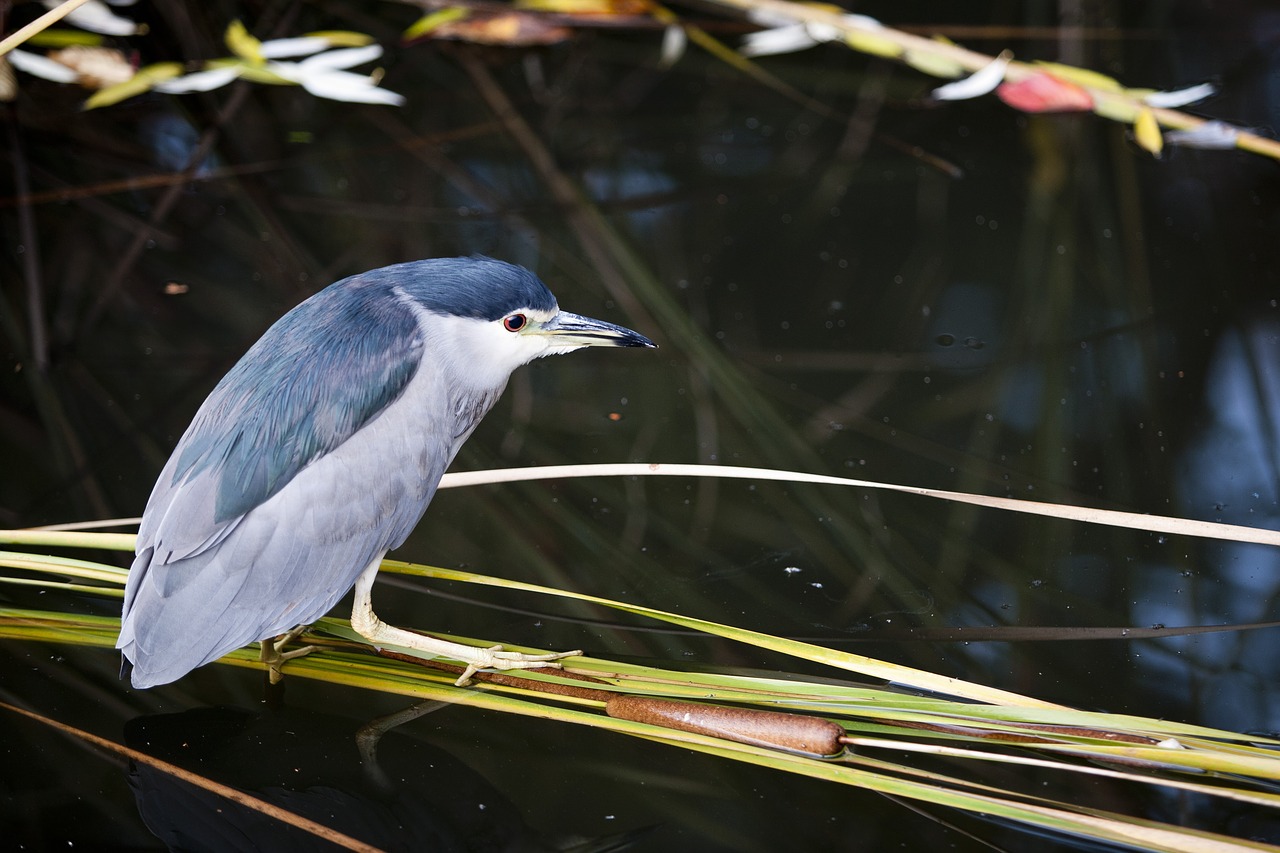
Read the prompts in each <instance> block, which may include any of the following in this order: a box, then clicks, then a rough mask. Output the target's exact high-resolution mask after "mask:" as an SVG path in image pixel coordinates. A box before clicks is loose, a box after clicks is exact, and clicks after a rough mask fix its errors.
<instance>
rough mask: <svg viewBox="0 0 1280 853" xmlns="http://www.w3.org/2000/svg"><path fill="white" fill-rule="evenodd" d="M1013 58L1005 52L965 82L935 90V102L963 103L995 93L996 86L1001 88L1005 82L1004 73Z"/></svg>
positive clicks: (949, 84)
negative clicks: (1002, 82)
mask: <svg viewBox="0 0 1280 853" xmlns="http://www.w3.org/2000/svg"><path fill="white" fill-rule="evenodd" d="M1011 58H1012V57H1011V56H1010V54H1009V52H1008V51H1005V52H1004V53H1002V54H1000V55H999V56H997V57H996V58H995V59H993V60H991V61H990V62H988V63H987V64H986V65H984V66H982V67H981V68H979V69H978V70H977V71H975V72H973V73H972V74H970V75H969V76H968V77H965V78H964V79H963V80H957V81H955V82H954V83H948V84H947V85H945V86H939V87H938V88H936V89H934V90H933V93H932V94H933V99H934V100H935V101H963V100H967V99H968V98H977V97H979V96H981V95H986V94H989V93H991V92H993V91H995V88H996V86H999V85H1000V82H1001V81H1002V80H1004V71H1005V69H1006V68H1008V67H1009V60H1010V59H1011Z"/></svg>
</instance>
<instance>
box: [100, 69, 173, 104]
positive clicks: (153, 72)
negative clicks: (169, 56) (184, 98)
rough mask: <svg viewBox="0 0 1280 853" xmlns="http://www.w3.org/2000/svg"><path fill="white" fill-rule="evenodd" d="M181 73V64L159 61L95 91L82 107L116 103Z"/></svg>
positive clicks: (149, 89)
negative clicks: (119, 81)
mask: <svg viewBox="0 0 1280 853" xmlns="http://www.w3.org/2000/svg"><path fill="white" fill-rule="evenodd" d="M181 73H182V64H181V63H178V62H160V63H157V64H155V65H148V66H146V67H144V68H140V69H138V73H137V74H134V75H133V77H132V78H130V79H129V80H126V81H125V82H123V83H119V84H117V85H115V86H108V87H107V88H105V89H102V90H101V91H98V92H95V93H94V94H93V96H92V97H90V98H89V100H87V101H85V102H84V109H86V110H94V109H97V108H98V107H106V106H110V105H111V104H118V103H120V102H121V101H124V100H127V99H129V98H132V97H134V96H136V95H142V94H145V93H146V92H150V91H151V90H152V89H154V88H155V87H156V85H157V84H159V83H162V82H164V81H165V80H172V79H173V78H175V77H177V76H178V75H180V74H181Z"/></svg>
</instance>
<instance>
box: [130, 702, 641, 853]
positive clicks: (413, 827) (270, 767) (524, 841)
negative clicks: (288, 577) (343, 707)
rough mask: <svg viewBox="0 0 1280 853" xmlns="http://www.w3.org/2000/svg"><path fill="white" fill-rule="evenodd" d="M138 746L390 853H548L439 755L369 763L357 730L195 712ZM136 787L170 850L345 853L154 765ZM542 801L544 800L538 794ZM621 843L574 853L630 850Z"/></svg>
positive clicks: (393, 753) (509, 810)
mask: <svg viewBox="0 0 1280 853" xmlns="http://www.w3.org/2000/svg"><path fill="white" fill-rule="evenodd" d="M125 736H126V741H127V743H128V745H129V746H131V747H133V748H135V749H138V750H141V751H143V752H146V753H147V754H148V755H151V756H154V757H156V758H159V759H163V760H165V761H169V762H171V763H174V764H177V765H179V766H181V767H183V768H185V769H187V770H189V771H190V772H192V773H194V774H198V775H200V776H203V777H207V778H209V779H211V780H214V781H217V782H220V783H223V784H227V785H231V786H233V787H235V788H237V789H239V790H241V791H245V792H247V793H249V794H251V795H253V796H255V797H258V798H260V799H262V800H264V801H266V802H268V803H270V804H272V805H275V806H279V807H280V808H282V809H285V810H287V811H289V812H291V813H293V814H295V815H298V816H300V817H303V818H307V819H309V820H312V821H315V822H317V823H320V824H323V825H325V826H327V827H330V828H331V829H334V830H337V831H339V832H341V833H344V834H346V835H349V836H351V837H353V838H356V839H358V840H360V841H363V842H365V843H367V844H370V845H373V846H374V847H378V848H381V849H384V850H405V851H551V850H560V849H566V845H565V844H562V843H560V842H555V841H553V840H551V839H549V838H546V837H543V836H540V835H539V833H537V832H536V831H535V830H533V829H531V828H530V827H529V826H528V825H526V824H525V822H524V820H523V819H522V817H521V814H520V811H519V810H518V809H517V807H516V806H515V805H513V804H512V803H511V802H510V801H509V800H508V799H507V798H506V797H504V796H503V795H502V794H501V793H500V792H499V791H498V790H497V789H495V788H494V787H493V786H491V785H490V784H489V782H488V781H487V780H486V779H484V777H482V776H481V775H480V774H478V773H476V772H475V771H474V770H472V769H470V768H469V767H467V766H465V765H464V764H462V763H461V762H459V761H458V760H457V759H455V758H454V757H453V756H451V755H449V754H448V753H447V752H445V751H444V750H442V749H439V748H438V747H434V746H432V745H430V744H427V743H424V742H422V741H420V740H417V739H413V738H408V737H403V736H399V735H396V734H390V735H388V737H389V738H390V739H393V740H392V742H388V743H386V744H384V745H383V747H382V749H381V750H380V751H379V753H378V758H377V761H378V764H377V766H376V767H371V766H367V765H364V764H362V762H361V760H360V752H359V750H358V749H357V747H356V742H355V732H354V731H353V730H352V729H351V724H350V721H349V720H345V719H341V718H337V717H328V716H324V715H322V714H317V713H294V712H290V711H289V710H288V709H280V710H277V711H268V712H262V713H256V712H252V711H247V710H243V709H241V708H234V707H217V708H196V709H192V710H189V711H184V712H182V713H178V714H158V715H153V716H146V717H138V718H135V719H133V720H131V721H130V722H129V723H128V725H127V726H126V729H125ZM129 777H130V779H129V781H130V786H131V788H132V789H133V792H134V796H135V798H136V800H137V804H138V811H139V813H140V814H141V816H142V819H143V821H144V822H145V823H146V825H147V827H148V828H149V829H150V830H151V831H152V832H153V833H155V835H156V836H157V837H158V838H160V839H161V840H162V841H163V842H164V843H165V844H166V845H167V846H168V847H169V849H171V850H184V851H203V850H207V851H211V853H212V851H233V850H234V851H249V850H255V851H256V850H261V851H289V850H319V849H338V848H337V847H336V846H332V845H330V844H329V843H327V842H324V841H321V840H320V839H318V838H317V837H316V836H315V835H312V834H311V833H308V832H305V831H303V830H302V829H299V828H296V827H293V826H290V825H288V824H286V823H284V822H282V821H280V820H277V819H275V818H273V817H270V816H268V815H265V814H263V813H262V812H260V811H257V810H254V809H252V808H249V807H248V806H244V805H240V804H238V803H235V802H232V801H229V800H227V799H226V798H225V797H222V796H219V795H218V794H215V793H212V792H209V791H206V790H204V789H202V788H200V787H198V786H196V785H193V784H191V783H189V782H186V781H183V780H181V779H176V778H174V777H172V776H170V775H169V774H167V773H164V772H162V771H159V770H156V769H154V768H152V767H149V766H148V765H146V764H142V763H138V762H132V763H131V765H130V768H129ZM533 796H535V797H536V796H537V794H536V792H534V793H533ZM625 846H626V845H625V843H624V840H623V839H621V838H611V839H602V840H599V842H598V844H597V842H591V843H589V844H587V845H586V846H583V845H582V842H581V841H575V842H574V843H573V848H574V849H575V850H605V849H611V850H622V849H624V847H625Z"/></svg>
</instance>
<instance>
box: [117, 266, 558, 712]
mask: <svg viewBox="0 0 1280 853" xmlns="http://www.w3.org/2000/svg"><path fill="white" fill-rule="evenodd" d="M524 307H529V308H546V309H549V310H553V309H554V308H555V299H554V297H552V296H551V294H550V292H549V291H547V289H546V286H545V285H543V284H542V282H540V281H539V280H538V279H537V278H536V277H535V276H533V275H532V274H531V273H529V272H527V271H526V270H523V269H521V268H519V267H514V266H511V265H509V264H503V263H501V262H498V261H492V260H488V259H482V258H470V259H467V258H463V259H444V260H432V261H419V262H415V263H410V264H400V265H397V266H393V267H386V268H383V269H379V270H373V271H371V272H368V273H363V274H361V275H358V276H353V277H351V278H348V279H345V280H343V281H341V282H338V283H337V284H334V285H331V286H330V287H328V288H326V289H325V290H323V291H321V292H320V293H318V294H316V295H315V296H313V297H311V298H310V299H308V300H307V301H305V302H303V303H302V304H301V305H299V306H298V307H296V308H294V309H293V310H292V311H290V312H289V313H288V314H286V315H285V316H284V317H282V318H281V319H280V320H279V321H278V322H277V323H276V324H275V325H273V326H272V327H271V328H270V329H269V330H268V331H267V332H266V333H265V334H264V335H263V337H262V339H261V340H260V341H258V342H257V343H256V344H254V345H253V347H251V348H250V350H249V351H248V352H247V353H246V354H245V356H244V358H242V359H241V361H240V362H239V363H238V364H236V366H235V367H234V368H232V369H231V371H230V372H229V373H228V374H227V375H226V377H224V378H223V380H222V381H221V382H219V383H218V385H217V387H215V388H214V390H213V392H212V393H211V394H210V395H209V398H208V399H207V400H206V401H205V403H204V404H203V405H202V406H201V407H200V410H199V411H198V412H197V414H196V416H195V419H194V420H193V421H192V424H191V426H190V427H189V428H188V429H187V431H186V433H185V434H184V435H183V436H182V439H181V440H180V441H179V443H178V446H177V448H176V449H175V450H174V453H173V455H172V456H171V457H170V459H169V461H168V464H167V465H166V466H165V468H164V470H163V472H162V473H161V475H160V479H159V481H158V482H157V483H156V486H155V489H154V490H153V492H152V494H151V499H150V500H149V501H148V503H147V509H146V512H145V514H144V516H143V522H142V525H141V528H140V530H139V534H138V544H137V552H138V557H137V559H136V560H135V561H134V565H133V568H132V570H131V571H130V574H129V579H128V583H127V586H126V589H125V603H124V615H123V619H122V624H121V632H120V638H119V641H118V643H117V647H119V648H121V649H123V650H124V652H125V655H126V656H127V657H128V658H129V659H130V660H131V661H132V662H133V663H134V676H133V682H134V684H135V685H136V686H139V687H145V686H150V685H153V684H162V683H165V682H167V681H172V680H173V679H175V678H178V677H181V676H182V675H183V674H185V673H186V672H188V671H189V670H191V669H193V668H194V667H196V666H199V665H201V664H203V663H206V662H208V661H211V660H214V659H216V658H218V657H221V656H222V655H223V654H225V653H227V652H229V651H231V650H233V649H235V648H238V647H240V646H242V645H244V644H245V643H248V642H251V641H253V640H257V639H260V638H264V637H269V636H274V635H276V634H279V633H281V632H283V631H285V630H288V629H289V628H291V627H293V626H294V625H297V624H304V623H308V622H311V621H314V620H315V619H316V618H318V617H319V616H321V615H323V614H324V613H325V612H326V611H327V610H329V609H330V608H331V607H332V606H333V605H334V603H335V602H336V601H337V600H338V599H339V598H341V597H342V595H343V594H345V593H346V591H347V590H348V589H349V588H350V587H351V584H352V583H354V581H355V579H356V577H357V576H358V575H359V574H360V572H361V571H362V570H363V569H364V568H365V567H366V566H368V565H369V564H370V563H371V562H372V561H374V560H376V559H378V558H380V557H381V555H382V554H383V553H385V552H386V551H387V550H388V549H390V548H394V547H396V546H398V545H399V544H400V543H401V542H403V541H404V539H405V537H406V536H408V534H409V532H410V531H411V530H412V529H413V526H414V525H415V524H417V522H418V520H419V519H420V518H421V515H422V512H423V511H424V510H425V509H426V506H427V504H428V503H429V502H430V500H431V497H432V495H433V494H434V493H435V489H436V486H437V484H438V483H439V480H440V477H441V475H442V474H443V473H444V470H445V468H446V467H447V466H448V465H449V463H450V461H451V460H452V459H453V456H454V454H455V453H456V452H457V450H458V447H459V446H461V444H462V442H463V441H465V440H466V438H467V436H469V435H470V433H471V430H472V429H474V428H475V426H476V424H477V423H478V422H479V420H480V419H481V418H482V417H483V416H484V415H485V413H487V412H488V410H489V409H490V408H491V407H492V405H493V404H494V402H496V400H497V398H498V395H499V394H500V393H501V391H502V386H501V385H499V386H498V387H495V388H491V389H472V390H470V391H468V392H467V393H466V395H465V397H462V398H460V397H458V396H457V394H458V391H457V389H455V388H453V387H451V385H450V383H449V381H448V377H446V376H444V375H442V372H441V371H439V370H429V369H428V370H420V369H419V368H420V367H421V366H422V365H423V364H424V363H425V362H426V361H427V360H429V359H431V341H430V340H429V339H428V334H429V332H428V329H429V328H431V327H432V324H431V323H430V322H429V315H431V314H453V315H459V314H460V315H461V316H466V317H473V318H476V319H497V317H501V316H504V315H505V314H506V313H509V312H510V311H513V310H515V309H517V308H524ZM424 312H425V314H424ZM495 312H498V313H496V315H495ZM503 384H505V381H504V383H503ZM402 398H403V399H404V401H406V402H403V403H401V400H402ZM398 404H399V405H398Z"/></svg>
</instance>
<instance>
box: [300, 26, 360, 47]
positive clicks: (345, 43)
mask: <svg viewBox="0 0 1280 853" xmlns="http://www.w3.org/2000/svg"><path fill="white" fill-rule="evenodd" d="M307 37H308V38H317V39H324V40H325V41H327V42H329V44H330V45H331V46H332V47H364V46H365V45H366V44H373V42H374V38H373V36H371V35H368V34H366V33H354V32H351V31H350V30H321V31H319V32H314V33H307Z"/></svg>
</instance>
